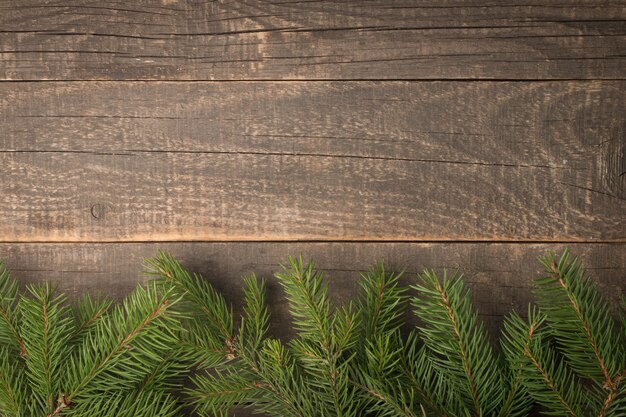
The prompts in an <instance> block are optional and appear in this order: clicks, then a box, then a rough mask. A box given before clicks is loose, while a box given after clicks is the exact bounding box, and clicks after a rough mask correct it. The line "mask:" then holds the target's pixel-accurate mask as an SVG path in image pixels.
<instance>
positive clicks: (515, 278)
mask: <svg viewBox="0 0 626 417" xmlns="http://www.w3.org/2000/svg"><path fill="white" fill-rule="evenodd" d="M565 247H567V248H569V250H570V251H571V252H572V253H573V254H577V255H580V258H581V260H582V261H583V263H584V265H585V267H586V268H587V271H588V273H589V275H590V276H591V277H592V278H594V281H595V282H596V283H597V285H598V287H599V290H600V292H601V294H603V295H604V296H606V297H607V298H608V299H609V300H611V301H617V299H618V298H619V296H620V295H622V294H623V291H624V282H623V279H624V270H626V251H624V250H623V249H624V248H623V245H620V244H568V245H555V244H503V243H337V242H336V243H301V242H299V243H288V242H274V243H271V242H238V243H233V242H222V243H217V242H213V243H210V242H205V243H200V242H195V243H190V242H179V243H97V244H0V254H2V256H3V257H4V258H5V259H7V267H8V268H10V269H11V271H12V276H13V277H15V278H17V279H19V280H20V282H21V283H22V284H28V283H32V282H38V281H41V280H44V279H47V280H51V281H53V282H55V283H57V284H58V285H59V288H60V289H61V290H64V291H66V292H67V293H68V294H70V295H80V294H83V293H85V292H97V291H104V292H106V293H107V294H108V295H110V296H112V297H114V298H122V297H123V296H124V295H126V294H127V293H128V292H129V291H130V290H132V288H133V287H134V285H135V284H136V283H138V282H144V281H145V280H146V279H147V278H146V277H145V276H144V275H143V273H142V262H143V259H144V258H146V257H152V256H156V254H157V253H158V251H159V250H165V251H168V252H170V253H171V254H173V255H174V256H176V257H177V258H179V259H180V260H181V262H183V264H184V265H185V266H186V267H187V268H189V269H190V270H192V271H194V272H198V273H201V274H202V275H203V276H204V277H205V278H206V279H207V280H209V281H210V282H211V283H212V284H213V285H214V286H215V287H216V288H217V289H219V290H220V291H221V292H223V293H224V294H225V296H226V298H227V299H228V300H229V301H230V302H232V303H234V304H235V306H238V305H239V304H240V300H241V284H242V280H241V277H242V276H243V275H247V274H250V273H253V272H254V273H256V274H257V276H259V277H264V278H266V279H267V281H268V288H269V290H270V291H269V300H270V304H271V307H272V314H273V315H274V316H275V318H276V320H275V322H274V325H275V328H274V332H276V333H277V334H279V335H285V333H286V331H287V329H288V326H287V323H288V322H289V313H288V307H287V305H286V304H285V299H284V297H283V295H282V293H281V291H280V290H279V288H278V285H277V282H276V281H275V280H274V279H273V274H274V273H276V272H278V271H280V267H279V264H281V263H283V264H284V263H285V262H286V261H287V256H298V255H302V256H303V258H304V259H305V260H311V259H312V260H314V261H315V264H316V265H317V267H318V269H320V270H321V271H323V272H324V274H325V277H326V279H327V280H328V283H329V286H330V294H331V297H332V298H333V299H334V301H335V302H336V303H337V304H342V303H345V302H347V300H349V299H351V297H353V296H354V294H355V293H356V291H357V281H358V279H359V274H360V273H361V272H364V271H366V270H367V269H368V268H369V267H370V266H372V265H373V264H374V263H375V262H376V261H380V260H383V261H384V262H385V265H386V267H387V269H389V270H395V271H401V270H405V271H406V272H405V275H404V284H412V283H415V282H416V281H417V273H419V272H422V271H423V269H425V268H435V269H437V270H439V271H440V272H441V270H443V269H448V270H454V269H459V270H461V271H462V272H463V273H464V275H465V277H466V280H467V283H468V285H469V286H470V287H471V288H472V292H473V298H474V301H475V303H476V305H477V308H478V310H479V312H480V315H481V318H482V319H483V320H484V321H485V322H486V324H487V325H488V327H489V329H490V330H491V331H492V332H494V333H495V332H497V331H498V326H499V324H500V323H501V320H502V317H503V315H505V314H507V313H508V312H510V311H511V310H516V311H518V312H520V313H521V314H525V312H526V310H527V304H528V303H529V302H530V301H531V300H532V299H533V297H532V289H533V285H532V280H533V279H535V278H537V277H539V276H541V272H542V267H541V265H540V264H539V263H538V261H537V257H539V256H542V255H545V254H547V253H548V251H562V250H563V249H564V248H565Z"/></svg>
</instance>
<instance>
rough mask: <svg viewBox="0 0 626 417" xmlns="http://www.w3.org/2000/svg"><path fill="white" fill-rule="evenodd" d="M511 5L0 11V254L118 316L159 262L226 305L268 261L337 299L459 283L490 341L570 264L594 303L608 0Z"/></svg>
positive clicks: (617, 109) (617, 239)
mask: <svg viewBox="0 0 626 417" xmlns="http://www.w3.org/2000/svg"><path fill="white" fill-rule="evenodd" d="M516 3H518V2H513V1H509V0H498V1H489V2H486V1H483V2H480V1H470V0H468V1H460V0H427V1H426V0H425V1H417V0H352V1H290V0H284V1H283V0H274V1H271V2H270V1H260V0H224V1H208V0H203V1H199V0H135V1H122V0H117V1H114V0H106V1H103V0H91V1H90V0H0V174H1V176H0V259H4V260H5V261H6V263H7V265H8V267H9V268H11V269H12V270H13V274H14V276H15V277H17V278H18V279H20V281H21V282H23V283H27V282H33V281H40V280H44V279H48V280H53V281H56V282H58V283H59V284H60V286H61V288H62V289H64V290H67V291H69V292H70V293H82V292H84V291H97V290H100V291H103V292H105V293H108V294H111V295H113V296H114V297H122V296H123V295H124V294H126V293H127V292H128V291H129V290H130V289H131V288H132V287H133V286H134V285H135V284H136V283H137V282H138V281H142V280H144V279H145V278H144V277H143V276H142V273H141V259H142V258H143V257H146V256H152V255H154V254H155V253H156V252H157V250H158V249H164V250H168V251H171V252H172V253H173V254H174V255H176V256H178V257H180V258H181V259H182V261H183V262H184V263H185V264H186V265H188V266H189V267H190V268H192V269H194V270H196V271H199V272H202V273H204V274H205V275H206V277H207V278H208V279H210V280H211V281H212V282H214V283H215V285H216V286H217V287H218V288H220V289H222V290H223V291H225V292H226V294H227V295H228V296H229V297H230V298H231V299H232V300H233V301H234V300H236V299H237V298H238V289H239V286H240V279H239V277H240V276H241V275H242V274H244V273H247V272H250V271H256V272H257V273H258V274H260V275H265V276H271V274H272V273H273V272H274V271H276V270H277V264H278V263H279V262H281V261H284V260H285V258H286V256H287V255H290V254H298V253H302V254H304V256H305V257H307V258H313V259H315V260H316V261H317V263H318V265H319V267H320V268H321V269H323V270H324V271H326V272H327V275H328V278H329V280H330V283H331V288H332V289H333V296H334V297H335V298H336V299H337V300H338V301H341V300H343V299H346V298H348V297H350V296H351V295H352V294H353V293H354V290H355V282H356V280H357V278H358V272H359V271H361V270H363V269H366V268H367V267H368V266H369V265H370V264H372V263H373V262H374V261H375V260H377V259H385V260H386V261H387V263H388V265H390V267H391V268H394V269H398V270H399V269H404V268H406V269H407V271H408V272H409V274H408V275H407V278H406V279H407V281H411V280H413V279H414V275H413V272H417V271H419V270H420V269H422V268H425V267H434V268H443V267H447V268H461V269H462V270H463V271H464V272H465V273H466V275H467V279H468V282H469V283H470V284H471V286H472V287H473V289H474V294H475V299H476V302H477V304H478V305H479V309H480V313H481V316H482V317H483V318H484V319H485V320H486V321H487V323H488V326H489V328H490V330H491V331H494V332H495V331H497V326H498V324H499V323H500V321H501V318H502V314H504V313H505V312H507V311H508V310H510V309H511V308H519V309H521V310H524V309H525V305H526V303H527V302H528V301H529V300H530V298H531V294H530V286H531V279H532V278H533V277H535V276H537V274H538V271H540V267H539V266H538V264H537V263H536V262H535V260H536V258H537V257H538V256H540V255H542V254H544V253H545V252H546V251H548V250H562V249H563V248H564V247H569V248H570V249H571V250H572V251H573V252H575V253H578V254H580V255H581V256H582V257H583V260H584V262H585V263H586V265H587V267H588V269H589V271H590V273H591V275H592V276H594V277H595V278H596V279H597V282H598V283H599V285H600V288H601V290H602V291H603V292H604V293H605V294H607V295H608V296H609V297H611V298H613V299H614V298H615V297H618V296H619V295H620V294H623V293H624V291H625V289H626V281H625V278H626V273H625V272H626V251H625V248H626V246H625V244H626V216H625V214H626V213H625V208H626V202H625V199H626V187H625V183H626V175H625V170H626V159H625V156H624V154H625V148H626V146H625V137H624V135H625V131H626V3H625V2H624V1H601V0H550V1H545V0H527V1H524V2H523V5H517V4H516ZM271 299H272V302H273V310H274V313H275V314H276V315H277V316H278V317H279V318H284V320H279V321H278V322H279V323H280V326H279V327H277V328H275V331H276V332H277V333H278V334H281V332H284V329H285V326H287V313H286V309H285V306H284V302H283V300H282V298H281V295H280V293H279V291H278V290H277V289H276V286H275V285H273V286H272V287H271ZM281 326H282V327H281Z"/></svg>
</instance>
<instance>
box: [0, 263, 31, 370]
mask: <svg viewBox="0 0 626 417" xmlns="http://www.w3.org/2000/svg"><path fill="white" fill-rule="evenodd" d="M17 298H18V285H17V283H16V282H15V281H14V280H13V279H11V276H10V274H9V271H8V270H7V269H6V268H5V266H4V263H3V262H2V261H0V341H1V342H2V343H3V344H5V345H12V344H14V343H15V344H16V345H17V347H18V349H19V352H20V355H21V356H22V357H24V358H26V357H27V356H28V351H27V350H26V346H25V345H24V341H23V339H22V337H21V336H20V333H19V331H18V327H17V324H16V323H17V318H16V317H15V313H16V312H15V304H16V301H17Z"/></svg>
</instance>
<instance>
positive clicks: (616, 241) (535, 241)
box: [0, 238, 626, 245]
mask: <svg viewBox="0 0 626 417" xmlns="http://www.w3.org/2000/svg"><path fill="white" fill-rule="evenodd" d="M133 243H134V244H137V243H144V244H159V243H362V244H365V243H388V244H392V243H416V244H419V243H441V244H475V243H485V244H519V245H528V244H555V245H566V244H575V245H580V244H585V245H624V244H626V238H623V239H613V240H611V239H609V240H585V239H580V240H577V239H569V240H567V239H553V240H551V239H546V240H542V239H518V240H514V239H502V240H498V239H458V238H457V239H445V238H444V239H411V238H407V239H372V238H363V239H360V238H353V239H350V238H342V239H333V238H329V239H323V238H318V239H304V238H302V239H298V238H294V239H288V238H275V239H274V238H266V239H259V238H251V239H224V238H220V239H215V240H207V239H180V240H177V239H159V240H145V239H144V240H140V239H139V240H133V239H117V240H71V239H70V240H0V244H103V245H110V244H133Z"/></svg>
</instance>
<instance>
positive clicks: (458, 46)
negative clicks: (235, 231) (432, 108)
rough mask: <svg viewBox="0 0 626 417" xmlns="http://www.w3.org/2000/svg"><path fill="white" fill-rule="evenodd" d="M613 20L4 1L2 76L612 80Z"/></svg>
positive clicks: (468, 10) (617, 27)
mask: <svg viewBox="0 0 626 417" xmlns="http://www.w3.org/2000/svg"><path fill="white" fill-rule="evenodd" d="M625 21H626V8H625V7H624V3H623V2H621V1H598V0H551V1H549V2H546V1H540V0H531V1H525V2H523V4H519V2H513V1H508V0H507V1H497V2H484V1H465V2H458V1H454V0H444V1H439V0H437V1H435V0H432V1H428V2H424V1H418V0H397V1H393V2H389V1H388V0H357V1H337V2H334V1H291V0H287V1H284V0H281V1H272V2H268V1H262V0H247V1H243V0H233V1H198V0H161V1H159V0H139V1H133V2H126V1H121V0H117V1H106V2H101V1H93V0H78V1H77V0H70V1H66V0H63V1H61V0H47V1H43V2H42V1H40V0H2V1H0V79H3V80H122V79H124V80H138V79H145V80H163V79H169V80H173V79H177V80H261V79H265V80H267V79H270V80H278V79H281V80H285V79H318V80H328V79H623V78H624V68H625V67H626V57H625V55H624V48H625V47H626V25H625Z"/></svg>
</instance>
